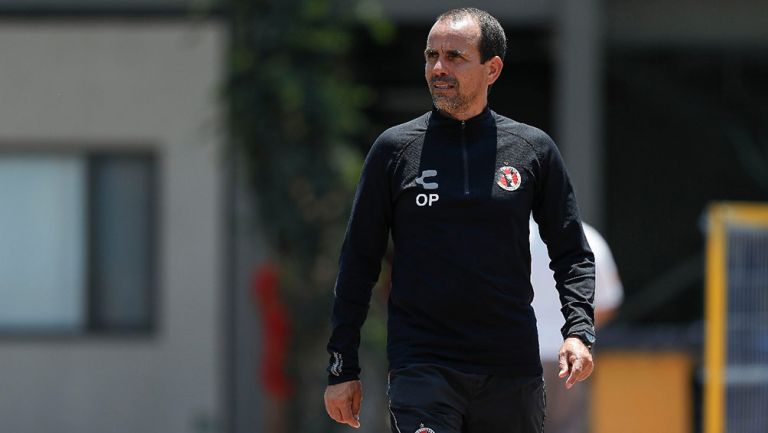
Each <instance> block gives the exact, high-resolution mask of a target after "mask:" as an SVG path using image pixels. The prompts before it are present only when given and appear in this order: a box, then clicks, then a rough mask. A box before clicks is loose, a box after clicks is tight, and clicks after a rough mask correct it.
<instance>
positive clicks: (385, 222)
mask: <svg viewBox="0 0 768 433" xmlns="http://www.w3.org/2000/svg"><path fill="white" fill-rule="evenodd" d="M392 149H393V146H392V145H391V140H390V139H388V137H387V136H386V134H382V136H380V137H379V138H378V139H377V140H376V142H374V144H373V146H372V147H371V150H370V151H369V153H368V156H367V157H366V159H365V163H364V165H363V169H362V173H361V175H360V180H359V182H358V185H357V190H356V192H355V197H354V200H353V202H352V212H351V214H350V217H349V222H348V223H347V230H346V234H345V236H344V243H343V244H342V248H341V255H340V258H339V273H338V276H337V278H336V284H335V287H334V290H333V310H332V313H331V337H330V339H329V341H328V345H327V350H328V353H329V355H330V360H329V364H328V368H327V371H328V382H329V384H332V385H333V384H337V383H341V382H346V381H350V380H355V379H357V378H358V377H359V375H360V366H359V363H358V348H359V346H360V328H361V327H362V325H363V322H364V321H365V318H366V316H367V315H368V306H369V303H370V300H371V291H372V289H373V287H374V285H375V284H376V281H377V280H378V277H379V272H380V270H381V260H382V257H383V255H384V253H385V250H386V247H387V241H388V238H389V229H390V226H391V219H392V200H391V196H392V195H391V192H390V189H391V186H390V179H391V176H390V174H389V167H390V164H391V163H392V159H393V153H394V152H393V151H392Z"/></svg>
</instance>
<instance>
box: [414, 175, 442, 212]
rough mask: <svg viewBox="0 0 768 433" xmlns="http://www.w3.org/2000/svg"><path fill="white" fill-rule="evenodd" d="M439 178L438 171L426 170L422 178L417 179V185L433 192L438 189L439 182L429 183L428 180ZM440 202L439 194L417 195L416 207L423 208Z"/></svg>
mask: <svg viewBox="0 0 768 433" xmlns="http://www.w3.org/2000/svg"><path fill="white" fill-rule="evenodd" d="M435 176H437V170H424V171H422V172H421V176H419V177H418V178H416V183H417V184H419V185H421V187H422V188H424V189H428V190H432V189H437V182H427V181H426V180H427V178H430V177H435ZM438 200H440V196H439V195H437V194H434V193H433V194H418V195H416V206H419V207H423V206H427V205H429V206H430V207H431V206H432V204H433V203H435V202H437V201H438Z"/></svg>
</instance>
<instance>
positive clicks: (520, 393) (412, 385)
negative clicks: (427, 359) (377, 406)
mask: <svg viewBox="0 0 768 433" xmlns="http://www.w3.org/2000/svg"><path fill="white" fill-rule="evenodd" d="M387 394H388V396H389V407H390V422H391V427H392V433H542V432H543V424H544V407H545V404H546V403H545V399H546V397H545V393H544V381H543V380H542V378H541V376H535V377H500V376H489V375H481V374H468V373H462V372H459V371H456V370H453V369H450V368H446V367H441V366H437V365H414V366H410V367H406V368H401V369H396V370H393V371H391V372H390V374H389V387H388V391H387Z"/></svg>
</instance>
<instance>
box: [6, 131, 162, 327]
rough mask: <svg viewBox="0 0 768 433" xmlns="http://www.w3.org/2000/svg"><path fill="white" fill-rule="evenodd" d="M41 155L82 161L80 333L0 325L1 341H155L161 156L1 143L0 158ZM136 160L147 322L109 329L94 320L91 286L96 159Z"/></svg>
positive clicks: (135, 150)
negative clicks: (141, 187)
mask: <svg viewBox="0 0 768 433" xmlns="http://www.w3.org/2000/svg"><path fill="white" fill-rule="evenodd" d="M35 155H39V156H46V157H57V156H61V157H71V156H75V157H77V158H81V159H82V160H83V162H84V166H85V173H84V176H85V187H84V191H83V194H84V200H83V204H82V205H83V207H84V209H83V215H84V218H83V220H82V222H81V223H82V224H83V236H84V238H85V239H83V240H82V241H83V247H84V260H83V266H84V269H83V270H82V272H83V281H84V286H83V288H82V290H83V291H82V302H83V303H84V305H83V317H82V319H83V327H82V328H80V329H68V328H61V329H57V328H54V327H49V328H41V329H35V328H27V329H25V328H23V327H20V328H4V327H0V340H29V339H32V340H41V339H42V340H45V339H53V340H61V339H91V338H94V337H95V338H99V337H106V338H140V339H145V338H154V337H156V336H157V334H158V321H159V320H158V319H159V316H160V308H159V306H160V302H159V301H160V295H161V294H160V284H159V277H160V269H161V264H160V257H161V256H160V247H161V239H160V234H161V233H160V232H161V230H160V224H161V221H162V218H161V214H160V209H161V205H160V201H161V200H162V197H161V191H160V186H161V183H160V176H161V174H160V155H159V152H158V151H157V149H156V147H154V146H147V145H140V146H136V145H120V146H110V147H103V146H100V147H98V148H95V149H93V148H90V146H89V148H86V149H83V146H68V145H64V146H53V145H16V146H5V145H3V144H2V143H0V158H3V157H7V156H35ZM115 157H118V158H121V157H125V158H138V159H141V160H143V161H145V163H146V164H147V165H146V167H147V171H148V179H147V183H148V185H149V188H148V191H147V194H148V196H147V197H146V198H147V202H148V206H147V209H146V214H145V215H146V216H147V217H148V230H147V233H146V234H145V236H147V243H148V247H147V250H148V251H147V252H146V255H147V256H146V261H147V262H146V265H147V269H148V278H147V281H148V283H147V286H146V287H144V288H143V290H144V295H145V299H146V306H145V308H146V313H147V318H146V321H145V322H144V323H141V324H137V325H136V326H113V325H109V324H105V323H101V322H100V320H99V312H98V302H99V299H100V298H99V296H100V290H99V288H98V287H96V282H95V280H96V277H97V275H98V270H97V269H95V268H96V266H95V261H94V248H95V245H96V243H97V238H96V235H95V231H96V230H95V228H94V225H93V224H92V222H93V220H94V214H95V212H96V208H95V206H94V201H95V200H94V196H95V195H94V194H95V188H96V185H95V183H94V182H95V179H94V177H95V170H96V165H97V164H98V161H99V159H101V158H115Z"/></svg>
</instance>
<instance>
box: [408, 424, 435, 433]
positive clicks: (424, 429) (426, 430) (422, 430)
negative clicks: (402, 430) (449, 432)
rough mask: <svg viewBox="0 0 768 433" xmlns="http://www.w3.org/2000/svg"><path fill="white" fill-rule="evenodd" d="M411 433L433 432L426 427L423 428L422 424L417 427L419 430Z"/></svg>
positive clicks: (433, 432)
mask: <svg viewBox="0 0 768 433" xmlns="http://www.w3.org/2000/svg"><path fill="white" fill-rule="evenodd" d="M413 433H435V431H434V430H432V429H431V428H428V427H424V424H421V425H419V429H418V430H416V431H415V432H413Z"/></svg>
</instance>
